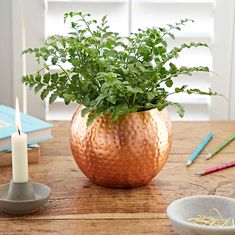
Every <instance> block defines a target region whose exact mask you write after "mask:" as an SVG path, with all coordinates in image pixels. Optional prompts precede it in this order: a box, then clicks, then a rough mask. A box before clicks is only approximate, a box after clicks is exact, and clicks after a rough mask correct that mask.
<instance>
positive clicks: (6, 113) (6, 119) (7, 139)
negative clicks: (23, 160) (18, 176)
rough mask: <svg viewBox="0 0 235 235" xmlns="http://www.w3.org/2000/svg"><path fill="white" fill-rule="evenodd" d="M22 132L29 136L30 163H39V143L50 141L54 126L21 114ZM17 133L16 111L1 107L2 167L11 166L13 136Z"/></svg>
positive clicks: (0, 160)
mask: <svg viewBox="0 0 235 235" xmlns="http://www.w3.org/2000/svg"><path fill="white" fill-rule="evenodd" d="M21 126H22V132H24V133H26V134H27V136H28V157H29V163H33V162H38V160H39V156H40V146H39V145H38V143H40V142H42V141H45V140H49V139H51V138H52V136H51V128H52V125H51V124H50V123H47V122H45V121H42V120H40V119H38V118H35V117H32V116H30V115H27V114H23V113H21ZM14 132H16V127H15V109H12V108H10V107H8V106H5V105H0V166H7V165H11V134H12V133H14Z"/></svg>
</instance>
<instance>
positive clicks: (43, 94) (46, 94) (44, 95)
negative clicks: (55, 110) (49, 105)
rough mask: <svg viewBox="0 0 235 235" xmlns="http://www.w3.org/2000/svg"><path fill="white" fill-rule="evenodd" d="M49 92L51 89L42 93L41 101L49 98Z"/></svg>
mask: <svg viewBox="0 0 235 235" xmlns="http://www.w3.org/2000/svg"><path fill="white" fill-rule="evenodd" d="M49 92H50V90H49V89H47V88H46V89H44V90H43V91H42V93H41V99H42V100H44V99H45V98H46V97H47V96H48V94H49Z"/></svg>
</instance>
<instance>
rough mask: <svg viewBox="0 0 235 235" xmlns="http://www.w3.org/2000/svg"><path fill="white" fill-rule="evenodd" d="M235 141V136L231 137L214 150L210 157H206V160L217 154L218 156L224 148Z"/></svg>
mask: <svg viewBox="0 0 235 235" xmlns="http://www.w3.org/2000/svg"><path fill="white" fill-rule="evenodd" d="M234 139H235V134H234V135H231V136H230V137H229V138H228V139H226V140H225V141H224V142H223V143H221V144H220V145H218V146H217V147H216V148H215V149H214V150H212V151H211V152H210V153H208V155H207V156H206V159H207V160H208V159H210V158H212V157H213V156H214V155H215V154H217V153H218V152H219V151H220V150H221V149H222V148H224V147H225V146H226V145H228V144H229V143H230V142H232V141H233V140H234Z"/></svg>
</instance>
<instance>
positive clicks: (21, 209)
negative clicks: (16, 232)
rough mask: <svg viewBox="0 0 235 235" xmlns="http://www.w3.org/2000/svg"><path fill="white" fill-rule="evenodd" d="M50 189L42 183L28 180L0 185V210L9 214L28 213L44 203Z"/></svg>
mask: <svg viewBox="0 0 235 235" xmlns="http://www.w3.org/2000/svg"><path fill="white" fill-rule="evenodd" d="M50 194H51V189H50V188H49V187H48V186H46V185H44V184H39V183H35V182H31V181H28V182H26V183H15V182H13V181H11V182H10V183H9V184H4V185H1V186H0V210H2V211H4V212H7V213H10V214H18V215H19V214H30V213H33V212H35V211H37V210H39V208H40V207H41V206H42V205H43V204H44V203H46V201H47V200H48V199H49V197H50Z"/></svg>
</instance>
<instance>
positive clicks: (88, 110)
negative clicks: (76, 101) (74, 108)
mask: <svg viewBox="0 0 235 235" xmlns="http://www.w3.org/2000/svg"><path fill="white" fill-rule="evenodd" d="M89 112H90V108H83V109H82V110H81V116H82V117H85V116H86V115H87V114H88V113H89Z"/></svg>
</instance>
